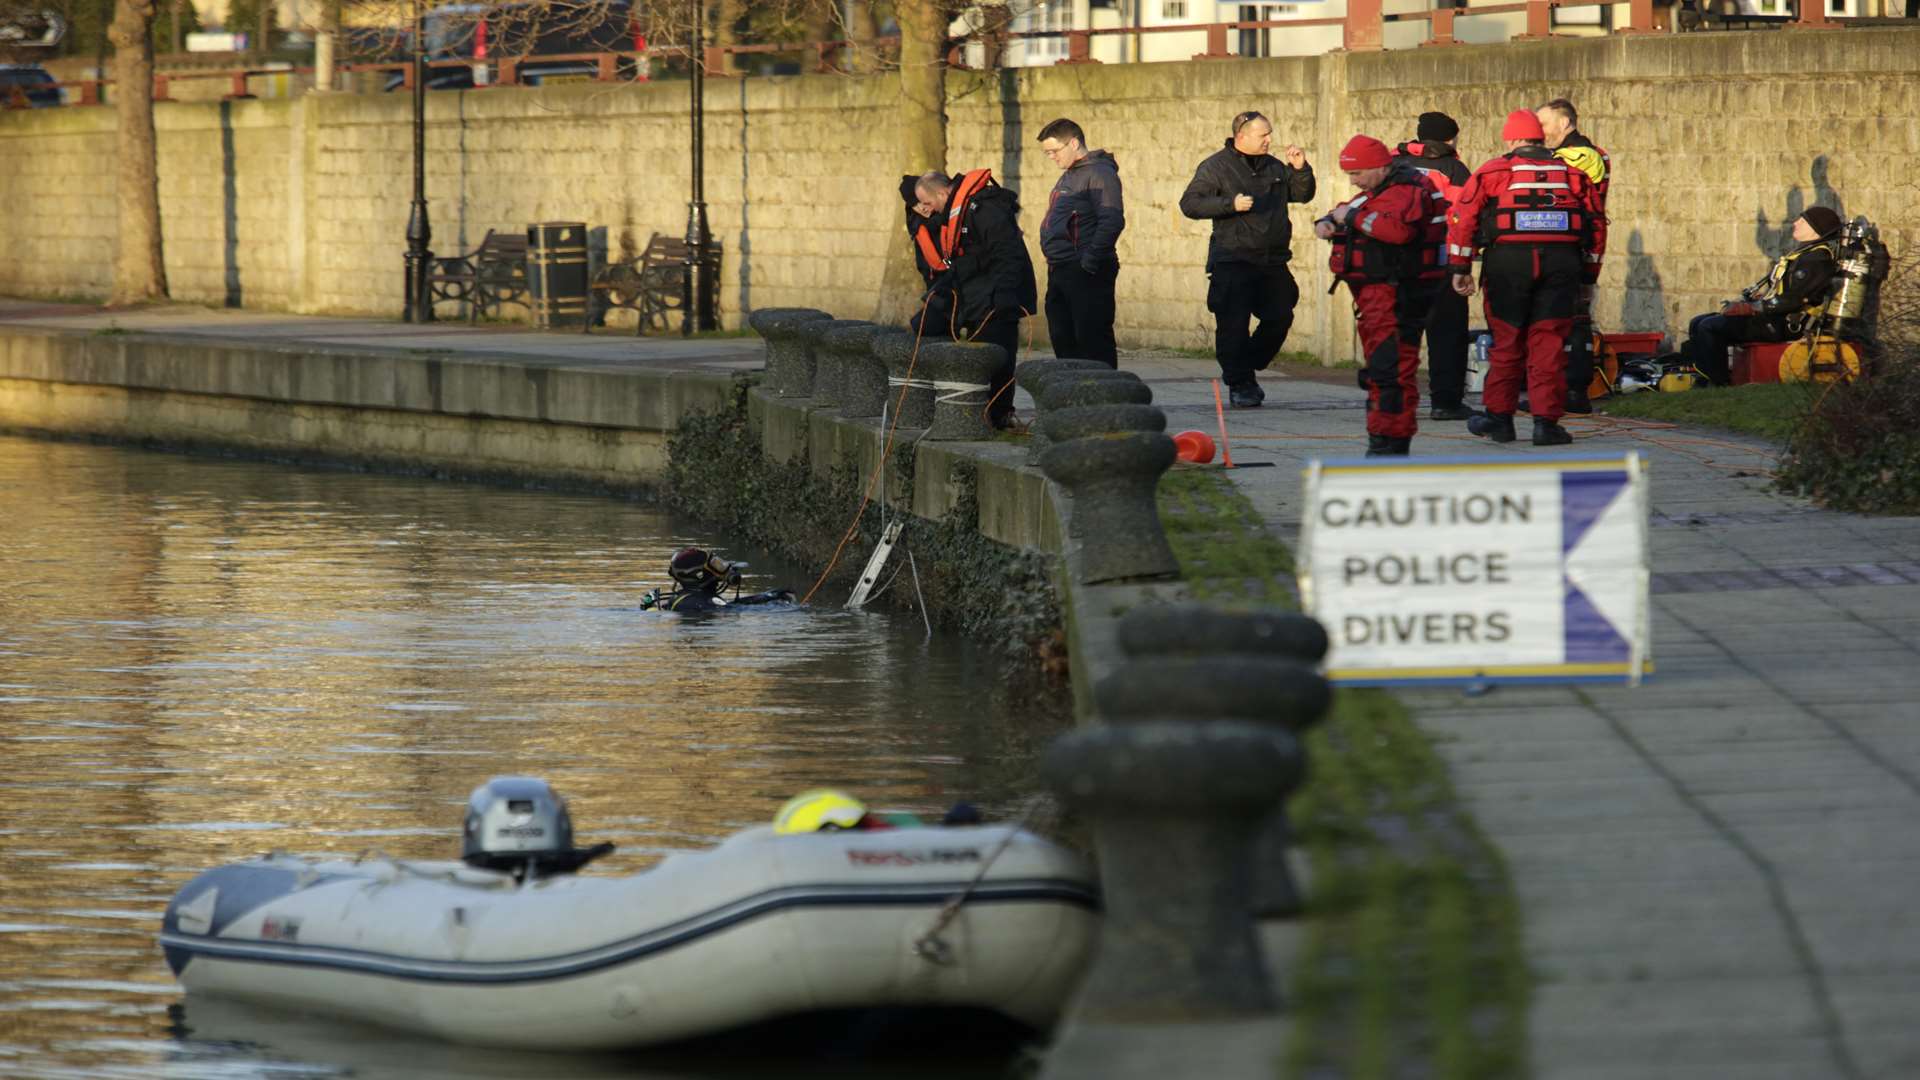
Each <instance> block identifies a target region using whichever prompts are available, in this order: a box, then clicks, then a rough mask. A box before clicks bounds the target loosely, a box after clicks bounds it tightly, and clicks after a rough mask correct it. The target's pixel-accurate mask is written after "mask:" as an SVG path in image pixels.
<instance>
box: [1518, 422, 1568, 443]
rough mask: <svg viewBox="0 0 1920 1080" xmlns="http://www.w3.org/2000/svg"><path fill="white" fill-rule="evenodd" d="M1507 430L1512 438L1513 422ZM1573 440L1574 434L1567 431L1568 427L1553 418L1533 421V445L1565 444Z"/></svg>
mask: <svg viewBox="0 0 1920 1080" xmlns="http://www.w3.org/2000/svg"><path fill="white" fill-rule="evenodd" d="M1507 431H1508V432H1509V434H1508V438H1512V434H1511V432H1512V431H1513V428H1512V425H1511V424H1509V425H1508V428H1507ZM1572 441H1573V436H1572V435H1570V434H1568V433H1567V429H1566V428H1563V427H1561V426H1560V425H1559V424H1556V423H1554V422H1553V421H1551V420H1535V421H1534V422H1533V445H1535V446H1565V445H1567V444H1568V443H1571V442H1572Z"/></svg>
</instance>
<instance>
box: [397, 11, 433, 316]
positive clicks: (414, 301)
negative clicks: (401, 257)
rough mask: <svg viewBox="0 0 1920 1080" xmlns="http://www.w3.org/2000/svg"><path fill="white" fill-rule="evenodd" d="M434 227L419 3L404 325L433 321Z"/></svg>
mask: <svg viewBox="0 0 1920 1080" xmlns="http://www.w3.org/2000/svg"><path fill="white" fill-rule="evenodd" d="M432 239H433V226H432V225H431V224H429V223H428V222H427V20H426V14H425V11H424V10H423V8H422V6H421V0H414V4H413V212H412V213H410V214H408V215H407V286H406V294H407V307H406V310H405V311H404V312H402V313H401V316H400V317H401V318H402V319H405V320H406V321H407V322H412V323H424V322H432V321H433V296H432V294H431V293H430V292H429V291H428V288H427V268H428V267H429V266H431V265H432V263H433V252H431V251H429V250H427V244H428V242H430V241H431V240H432Z"/></svg>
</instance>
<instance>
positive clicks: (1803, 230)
mask: <svg viewBox="0 0 1920 1080" xmlns="http://www.w3.org/2000/svg"><path fill="white" fill-rule="evenodd" d="M1841 224H1842V222H1841V220H1840V215H1839V214H1838V213H1836V212H1834V211H1832V210H1829V209H1827V208H1826V207H1824V206H1813V207H1808V208H1807V212H1806V213H1804V214H1801V215H1800V216H1799V217H1797V218H1795V219H1794V220H1793V238H1794V240H1795V241H1796V242H1797V244H1798V246H1797V247H1795V248H1794V249H1793V250H1792V251H1789V252H1787V253H1786V254H1785V255H1782V256H1780V258H1779V259H1778V260H1777V261H1776V262H1775V263H1774V264H1773V269H1772V270H1771V271H1769V272H1768V273H1767V276H1766V277H1764V278H1761V279H1760V280H1759V281H1756V282H1754V283H1753V284H1752V285H1749V286H1747V287H1746V288H1744V289H1742V290H1740V299H1739V300H1737V301H1730V302H1728V303H1726V304H1722V305H1721V307H1720V313H1719V314H1717V315H1711V314H1709V315H1697V316H1695V317H1694V319H1693V322H1692V323H1691V324H1690V325H1689V326H1688V327H1687V343H1686V344H1685V345H1683V346H1682V347H1681V352H1683V353H1685V354H1686V357H1687V361H1688V362H1689V363H1691V364H1692V365H1693V366H1694V368H1695V369H1696V370H1697V371H1699V372H1700V374H1702V375H1705V376H1706V377H1707V379H1708V380H1709V381H1710V382H1712V383H1713V385H1715V386H1725V385H1727V383H1728V381H1729V372H1728V369H1727V346H1728V345H1730V344H1734V343H1737V342H1745V341H1790V340H1792V339H1794V338H1797V337H1799V336H1800V335H1801V333H1803V332H1804V331H1805V329H1806V323H1807V317H1808V316H1809V315H1810V314H1812V313H1813V312H1816V311H1818V310H1820V308H1821V307H1822V306H1823V305H1824V304H1825V303H1826V302H1827V293H1828V291H1829V289H1830V287H1831V286H1832V284H1833V276H1834V274H1835V273H1836V272H1837V271H1838V269H1839V265H1840V252H1839V244H1838V243H1837V241H1836V239H1835V238H1836V237H1837V236H1838V235H1839V233H1840V227H1841Z"/></svg>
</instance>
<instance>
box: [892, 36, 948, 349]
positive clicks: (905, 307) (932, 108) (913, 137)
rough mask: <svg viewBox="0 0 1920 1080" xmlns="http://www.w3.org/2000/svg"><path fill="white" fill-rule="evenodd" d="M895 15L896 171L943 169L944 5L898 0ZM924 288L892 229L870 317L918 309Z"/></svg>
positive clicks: (896, 318) (902, 235)
mask: <svg viewBox="0 0 1920 1080" xmlns="http://www.w3.org/2000/svg"><path fill="white" fill-rule="evenodd" d="M894 15H895V18H896V19H897V20H898V21H899V23H900V171H901V172H902V173H924V172H931V171H933V170H935V169H940V170H944V169H945V168H946V167H947V58H946V43H947V10H946V7H945V6H944V5H943V4H942V3H940V0H899V2H898V4H896V5H895V10H894ZM876 195H879V197H882V198H885V197H886V196H885V195H884V194H881V193H876ZM889 201H891V200H889ZM923 291H924V288H923V283H922V282H921V280H920V273H919V271H918V270H917V269H916V268H915V266H914V262H913V248H912V246H911V242H910V241H909V240H908V239H907V233H906V229H904V228H901V229H897V230H895V232H894V237H893V242H892V244H891V245H889V248H888V255H887V265H886V271H885V272H884V273H883V274H882V275H881V281H880V304H879V308H878V310H877V311H876V313H875V314H874V321H875V322H878V323H883V324H884V323H900V322H904V321H905V320H906V318H907V317H908V316H910V315H912V314H914V312H915V311H917V310H918V301H919V297H920V295H921V293H922V292H923Z"/></svg>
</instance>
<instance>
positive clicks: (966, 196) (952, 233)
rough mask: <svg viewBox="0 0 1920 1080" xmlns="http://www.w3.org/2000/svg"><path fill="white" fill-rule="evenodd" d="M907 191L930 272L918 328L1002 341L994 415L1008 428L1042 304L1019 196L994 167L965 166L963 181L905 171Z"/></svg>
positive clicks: (910, 228)
mask: <svg viewBox="0 0 1920 1080" xmlns="http://www.w3.org/2000/svg"><path fill="white" fill-rule="evenodd" d="M908 180H912V184H911V185H909V184H908V183H907V181H908ZM900 194H901V195H902V197H904V198H906V199H907V233H908V235H909V236H910V237H912V239H913V242H914V258H915V260H916V261H917V262H918V263H919V265H920V272H921V274H922V275H923V276H925V277H926V279H927V295H926V296H925V298H924V299H925V303H924V305H923V306H922V308H921V310H920V311H918V312H916V313H915V314H914V316H913V319H912V323H911V325H912V328H913V330H914V332H915V333H919V334H922V335H929V336H930V335H935V334H939V335H944V336H947V337H951V338H952V339H953V340H955V341H984V342H987V343H989V344H993V345H998V346H1000V348H1001V350H1002V351H1004V352H1005V353H1006V359H1005V361H1004V363H1002V365H1001V367H1000V369H999V370H998V371H996V372H994V375H993V379H992V384H991V388H990V390H989V393H990V394H991V395H992V399H993V400H992V404H991V405H989V406H988V407H987V419H988V420H989V421H991V422H992V424H993V426H994V427H1006V426H1007V425H1008V424H1009V423H1010V422H1011V421H1012V417H1013V391H1012V389H1011V387H1012V385H1013V361H1014V355H1015V353H1016V352H1017V351H1018V349H1019V343H1020V320H1021V319H1022V318H1024V317H1025V316H1027V315H1029V314H1032V313H1033V310H1034V308H1035V306H1036V304H1037V303H1038V296H1037V292H1038V290H1037V289H1036V287H1035V285H1034V281H1033V260H1032V259H1031V258H1029V257H1028V255H1027V242H1026V239H1025V237H1024V236H1022V234H1021V232H1020V199H1019V197H1018V196H1016V195H1014V193H1013V192H1011V191H1008V190H1007V189H1006V188H1003V187H1001V186H1000V185H999V184H998V183H997V182H995V180H994V179H993V173H992V171H991V170H989V169H975V170H973V171H972V172H969V173H963V174H962V175H961V176H960V178H959V179H958V180H953V179H951V178H949V177H948V176H947V174H945V173H941V172H930V173H927V174H926V175H924V176H919V177H905V178H902V180H901V184H900ZM916 217H917V218H919V219H920V221H918V222H915V220H914V219H915V218H916Z"/></svg>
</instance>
